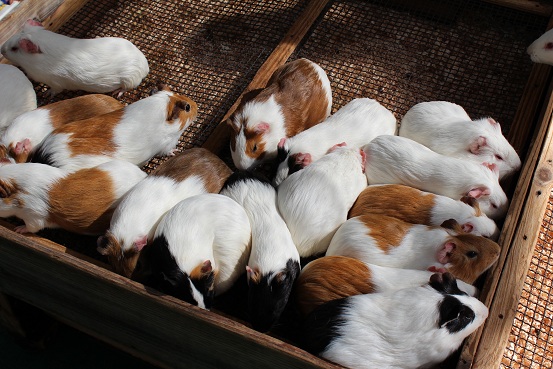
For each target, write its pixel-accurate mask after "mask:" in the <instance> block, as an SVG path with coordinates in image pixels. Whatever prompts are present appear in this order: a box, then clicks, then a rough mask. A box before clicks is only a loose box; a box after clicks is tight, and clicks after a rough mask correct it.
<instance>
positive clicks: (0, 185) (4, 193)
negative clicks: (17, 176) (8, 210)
mask: <svg viewBox="0 0 553 369" xmlns="http://www.w3.org/2000/svg"><path fill="white" fill-rule="evenodd" d="M21 193H24V191H23V190H22V189H21V188H20V187H19V185H18V184H17V182H16V181H15V180H13V179H0V198H1V199H2V202H3V203H4V204H5V205H8V206H13V207H23V206H25V203H24V202H23V201H22V200H21V199H20V197H19V194H21Z"/></svg>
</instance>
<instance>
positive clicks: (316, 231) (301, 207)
mask: <svg viewBox="0 0 553 369" xmlns="http://www.w3.org/2000/svg"><path fill="white" fill-rule="evenodd" d="M337 146H338V145H337ZM364 164H365V157H364V155H363V151H361V150H360V149H359V148H357V149H354V148H351V149H350V148H348V147H347V146H346V147H336V148H334V149H331V152H330V153H328V154H327V155H325V156H323V157H322V158H321V159H319V160H317V161H316V162H314V163H313V164H311V165H309V166H308V167H306V168H305V169H303V170H301V171H299V172H296V173H294V174H292V175H291V176H289V177H288V178H286V179H285V180H284V182H282V183H281V185H280V186H279V187H278V198H277V200H278V209H279V211H280V213H281V214H282V218H283V219H284V220H285V221H286V224H287V225H288V228H289V229H290V233H291V234H292V239H293V240H294V243H295V244H296V247H297V248H298V252H299V254H300V256H301V257H309V256H313V255H317V254H322V253H324V252H325V251H326V249H327V247H328V244H329V243H330V240H331V239H332V236H333V235H334V232H336V229H338V227H339V226H340V225H341V224H342V223H343V222H345V221H346V219H347V215H348V211H349V209H350V208H351V206H352V205H353V203H354V202H355V199H356V198H357V196H358V195H359V193H361V191H363V189H364V188H365V187H366V186H367V178H366V177H365V175H364V174H363V170H364Z"/></svg>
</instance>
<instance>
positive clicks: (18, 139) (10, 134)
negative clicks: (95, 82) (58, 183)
mask: <svg viewBox="0 0 553 369" xmlns="http://www.w3.org/2000/svg"><path fill="white" fill-rule="evenodd" d="M122 108H123V104H122V103H120V102H119V101H117V100H116V99H114V98H113V97H110V96H106V95H102V94H91V95H84V96H79V97H75V98H72V99H67V100H62V101H58V102H55V103H52V104H48V105H45V106H42V107H40V108H38V109H35V110H31V111H29V112H26V113H25V114H22V115H20V116H18V117H17V118H16V119H15V120H14V121H13V122H12V123H11V124H10V125H9V126H8V128H7V129H6V131H5V132H4V133H3V134H2V136H1V137H0V145H3V146H5V147H6V150H7V152H8V154H9V155H10V156H11V157H13V158H14V159H15V162H17V163H24V162H25V161H27V157H28V156H29V154H30V153H31V151H32V150H33V148H34V147H35V146H36V145H37V144H39V143H40V142H41V141H42V140H43V139H44V138H45V137H46V136H48V134H49V133H50V132H52V131H53V130H54V129H56V128H60V127H61V126H63V125H64V124H66V123H69V122H72V121H79V120H82V119H87V118H91V117H94V116H97V115H102V114H106V113H109V112H112V111H114V110H118V109H122Z"/></svg>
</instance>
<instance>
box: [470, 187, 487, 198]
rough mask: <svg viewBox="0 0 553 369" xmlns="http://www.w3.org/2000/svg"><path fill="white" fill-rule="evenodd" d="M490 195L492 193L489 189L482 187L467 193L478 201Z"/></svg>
mask: <svg viewBox="0 0 553 369" xmlns="http://www.w3.org/2000/svg"><path fill="white" fill-rule="evenodd" d="M490 193H491V191H490V189H489V188H488V187H486V186H482V187H476V188H473V189H472V190H470V191H469V192H468V193H467V196H470V197H474V198H475V199H478V198H480V197H482V196H487V195H489V194H490Z"/></svg>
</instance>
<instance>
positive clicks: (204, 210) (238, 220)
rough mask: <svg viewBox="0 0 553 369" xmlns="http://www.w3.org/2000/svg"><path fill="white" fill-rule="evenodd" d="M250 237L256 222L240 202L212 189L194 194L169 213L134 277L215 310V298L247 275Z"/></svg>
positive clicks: (145, 251)
mask: <svg viewBox="0 0 553 369" xmlns="http://www.w3.org/2000/svg"><path fill="white" fill-rule="evenodd" d="M250 238H251V228H250V220H249V219H248V216H247V215H246V212H245V211H244V208H243V207H242V206H240V205H238V203H237V202H236V201H234V200H232V199H231V198H229V197H227V196H223V195H219V194H211V193H209V194H201V195H196V196H192V197H189V198H187V199H185V200H182V201H181V202H179V203H178V204H176V205H175V206H174V207H173V208H171V210H169V211H168V212H167V213H166V214H165V215H164V216H163V218H162V219H161V221H160V222H159V225H158V226H157V228H156V231H155V234H154V239H153V241H152V243H151V245H148V246H146V247H145V248H144V249H143V251H142V252H141V253H140V256H139V260H138V263H137V266H136V268H135V269H134V272H133V274H132V279H134V280H137V281H139V282H141V283H144V284H146V285H149V286H151V287H154V288H156V289H158V290H159V291H161V292H164V293H167V294H169V295H171V296H174V297H177V298H180V299H181V300H184V301H186V302H188V303H190V304H193V305H196V306H199V307H201V308H204V309H210V308H211V306H212V303H213V297H214V296H217V295H219V294H221V293H223V292H225V291H227V290H228V289H229V288H230V287H231V286H232V284H233V283H234V282H235V281H236V280H237V279H238V277H239V276H240V274H242V273H244V271H245V269H246V262H247V260H248V257H249V255H250Z"/></svg>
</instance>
